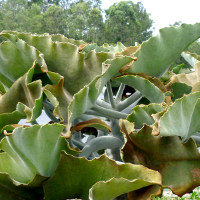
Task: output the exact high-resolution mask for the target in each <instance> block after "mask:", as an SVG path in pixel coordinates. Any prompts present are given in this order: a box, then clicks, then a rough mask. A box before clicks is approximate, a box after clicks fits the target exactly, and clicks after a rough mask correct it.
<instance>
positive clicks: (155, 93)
mask: <svg viewBox="0 0 200 200" xmlns="http://www.w3.org/2000/svg"><path fill="white" fill-rule="evenodd" d="M114 80H116V81H119V82H121V83H124V84H126V85H128V86H130V87H132V88H134V89H136V90H138V91H140V92H141V94H142V95H144V96H145V97H146V98H147V99H149V101H151V102H152V103H162V102H163V101H164V97H165V95H164V93H163V92H162V91H161V90H160V89H159V88H158V87H157V86H156V85H154V84H153V83H151V82H150V81H149V80H147V79H145V78H143V77H140V76H138V75H132V74H128V75H123V76H119V77H117V78H115V79H114Z"/></svg>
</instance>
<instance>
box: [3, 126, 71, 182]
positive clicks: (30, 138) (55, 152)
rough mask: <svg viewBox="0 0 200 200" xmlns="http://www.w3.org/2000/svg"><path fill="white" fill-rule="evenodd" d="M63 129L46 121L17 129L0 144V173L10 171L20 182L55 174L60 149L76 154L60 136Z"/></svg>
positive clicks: (34, 180) (38, 180)
mask: <svg viewBox="0 0 200 200" xmlns="http://www.w3.org/2000/svg"><path fill="white" fill-rule="evenodd" d="M63 128H64V125H60V124H53V125H50V124H47V125H44V126H39V125H34V126H32V127H29V128H21V127H20V128H17V129H15V130H14V132H13V134H12V135H10V136H6V137H5V138H3V139H2V141H1V143H0V149H1V150H2V151H3V152H2V153H0V173H3V174H4V173H8V174H9V176H10V177H11V179H12V180H13V182H14V183H15V184H17V185H19V184H23V185H27V184H31V185H34V186H37V185H39V184H41V181H43V180H44V179H46V177H50V176H52V174H53V173H54V171H55V169H56V167H57V165H58V161H59V159H60V151H61V150H65V151H67V152H68V153H72V154H73V151H72V150H70V149H69V148H68V146H67V143H66V141H65V139H64V138H63V137H61V136H60V135H61V132H62V130H63Z"/></svg>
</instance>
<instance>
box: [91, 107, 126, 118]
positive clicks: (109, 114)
mask: <svg viewBox="0 0 200 200" xmlns="http://www.w3.org/2000/svg"><path fill="white" fill-rule="evenodd" d="M92 109H93V110H94V111H96V112H98V113H100V114H101V115H103V116H105V117H107V118H113V119H126V118H127V116H128V115H127V114H125V113H121V112H118V111H115V110H111V109H106V108H103V107H100V106H98V105H95V106H94V107H93V108H92Z"/></svg>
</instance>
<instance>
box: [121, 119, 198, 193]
mask: <svg viewBox="0 0 200 200" xmlns="http://www.w3.org/2000/svg"><path fill="white" fill-rule="evenodd" d="M120 126H121V131H122V132H123V133H124V134H126V137H127V141H126V144H125V146H124V147H123V149H122V155H123V160H124V161H125V162H129V163H133V164H142V165H144V166H146V167H148V168H150V169H153V170H157V171H159V172H160V173H161V175H162V186H163V187H169V188H170V189H171V190H172V191H173V193H175V194H177V195H179V196H182V195H183V194H185V193H188V192H191V191H192V189H194V188H195V187H197V186H199V184H200V154H199V151H198V149H197V146H196V144H195V142H194V141H193V139H189V140H188V141H187V142H186V143H182V141H181V139H180V138H179V137H177V136H174V137H160V136H153V135H152V128H150V127H148V126H146V125H145V126H144V127H143V128H142V129H141V130H140V131H139V132H137V133H134V132H132V130H133V127H134V125H133V123H130V122H128V121H125V120H123V121H121V123H120ZM131 126H132V127H131Z"/></svg>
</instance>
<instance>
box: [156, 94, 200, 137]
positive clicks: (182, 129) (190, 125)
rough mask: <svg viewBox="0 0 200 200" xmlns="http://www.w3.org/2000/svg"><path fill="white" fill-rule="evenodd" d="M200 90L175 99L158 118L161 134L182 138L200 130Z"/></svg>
mask: <svg viewBox="0 0 200 200" xmlns="http://www.w3.org/2000/svg"><path fill="white" fill-rule="evenodd" d="M199 116H200V92H196V93H191V94H189V95H187V96H184V97H183V98H181V99H178V100H176V101H175V103H174V104H172V105H171V106H170V108H169V109H168V110H167V111H166V112H165V113H164V114H163V115H162V117H161V118H160V120H159V127H160V135H161V136H180V137H182V139H183V140H186V139H188V138H189V137H190V136H192V135H193V134H195V133H196V132H198V131H200V124H199Z"/></svg>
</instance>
